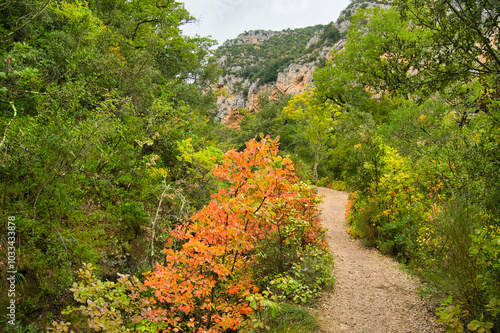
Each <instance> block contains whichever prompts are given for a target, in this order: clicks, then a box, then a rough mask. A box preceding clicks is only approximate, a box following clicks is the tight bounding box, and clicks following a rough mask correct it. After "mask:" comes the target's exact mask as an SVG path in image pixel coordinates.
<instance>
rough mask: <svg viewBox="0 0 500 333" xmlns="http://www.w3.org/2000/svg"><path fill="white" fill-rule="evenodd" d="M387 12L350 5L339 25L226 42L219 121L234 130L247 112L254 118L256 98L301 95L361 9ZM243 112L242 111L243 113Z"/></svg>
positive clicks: (356, 3)
mask: <svg viewBox="0 0 500 333" xmlns="http://www.w3.org/2000/svg"><path fill="white" fill-rule="evenodd" d="M374 6H382V7H389V5H388V4H386V1H380V0H379V1H370V2H367V1H353V2H351V3H350V4H349V6H348V7H347V8H346V9H344V10H343V11H342V12H341V14H340V16H339V18H338V19H337V21H336V22H335V23H334V22H331V23H330V24H328V25H317V26H314V27H307V28H301V29H294V30H291V29H287V30H283V31H269V30H256V31H249V32H245V33H242V34H240V35H239V36H238V37H237V38H236V39H232V40H229V41H226V42H225V43H224V44H223V45H222V46H221V47H219V48H218V49H217V51H216V57H217V59H218V65H219V68H220V69H221V70H222V74H221V75H220V76H219V79H218V83H217V85H216V87H215V88H216V90H218V92H219V93H218V96H219V97H218V102H217V104H218V110H219V112H218V115H217V117H218V118H219V120H220V121H222V122H223V123H225V124H227V125H228V126H230V127H238V122H239V121H240V120H241V119H242V118H243V114H244V113H245V112H258V111H259V105H258V100H259V96H260V95H262V94H263V93H266V94H268V95H269V98H271V99H275V98H277V96H278V95H286V94H291V95H295V94H300V93H302V92H303V91H304V90H305V89H307V88H308V87H311V86H312V84H313V82H312V79H313V72H314V70H315V69H316V68H317V67H320V66H324V64H325V62H326V61H327V60H330V59H331V57H332V56H331V54H332V51H334V50H340V49H342V47H343V45H344V43H345V38H346V36H347V30H348V28H349V25H350V23H351V22H350V20H351V18H352V15H353V14H354V13H355V12H356V10H358V9H359V8H371V7H374ZM243 110H244V111H243Z"/></svg>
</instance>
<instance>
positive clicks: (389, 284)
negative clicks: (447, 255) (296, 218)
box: [317, 188, 444, 333]
mask: <svg viewBox="0 0 500 333" xmlns="http://www.w3.org/2000/svg"><path fill="white" fill-rule="evenodd" d="M318 193H319V194H320V195H321V194H323V195H324V196H325V197H324V201H323V204H322V208H323V213H322V220H323V226H324V227H325V228H327V229H328V231H327V234H328V244H329V245H330V249H331V251H332V252H333V254H334V256H335V268H334V275H335V285H334V289H333V290H332V291H331V292H328V293H327V294H325V296H324V297H323V298H322V300H321V301H320V304H319V306H318V309H317V317H318V318H319V320H320V322H321V332H323V333H343V332H350V333H389V332H398V333H407V332H412V333H417V332H418V333H424V332H444V330H443V329H442V328H441V326H440V325H438V324H437V323H435V321H434V314H433V311H434V310H433V307H432V306H431V305H429V304H426V303H425V302H424V301H423V300H422V299H420V298H419V297H418V296H417V288H418V286H419V282H418V281H417V280H416V279H415V278H412V277H411V276H410V275H409V274H408V273H406V272H404V271H402V270H401V269H400V268H398V263H397V262H396V261H395V260H394V259H392V258H390V257H387V256H384V255H382V254H380V253H379V252H378V251H377V250H376V249H370V248H367V247H365V246H364V245H363V244H361V242H360V241H359V240H353V239H352V238H351V236H350V235H349V234H348V233H347V232H346V230H347V228H348V225H347V223H346V221H345V207H346V204H347V198H348V194H347V193H345V192H339V191H334V190H330V189H327V188H318Z"/></svg>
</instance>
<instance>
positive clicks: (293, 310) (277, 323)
mask: <svg viewBox="0 0 500 333" xmlns="http://www.w3.org/2000/svg"><path fill="white" fill-rule="evenodd" d="M267 326H268V327H269V328H270V330H269V331H267V332H270V333H285V332H287V333H293V332H296V333H308V332H317V331H318V329H319V323H318V321H317V319H316V318H315V317H314V316H313V315H312V314H311V313H309V312H308V311H307V310H306V309H304V308H303V307H300V306H298V305H293V304H286V303H283V304H281V305H280V308H279V309H278V314H277V316H276V318H271V319H269V321H268V323H267Z"/></svg>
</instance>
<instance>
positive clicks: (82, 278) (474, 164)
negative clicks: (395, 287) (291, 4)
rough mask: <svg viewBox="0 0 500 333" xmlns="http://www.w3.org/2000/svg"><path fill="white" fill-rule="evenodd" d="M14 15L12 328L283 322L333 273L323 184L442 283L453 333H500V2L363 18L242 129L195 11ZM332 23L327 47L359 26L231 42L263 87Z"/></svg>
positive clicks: (112, 0)
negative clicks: (321, 219) (224, 122)
mask: <svg viewBox="0 0 500 333" xmlns="http://www.w3.org/2000/svg"><path fill="white" fill-rule="evenodd" d="M357 3H358V2H357V1H355V2H353V3H352V4H351V7H350V8H354V7H353V6H354V4H357ZM361 7H363V6H361ZM0 13H1V16H0V23H1V24H0V44H1V48H0V53H1V59H3V61H2V62H1V64H0V83H1V84H0V108H1V109H2V112H1V115H0V121H1V124H2V126H1V128H0V129H1V131H0V148H1V151H2V154H1V157H0V179H1V184H0V185H1V186H2V192H1V194H0V202H1V207H2V209H1V214H2V219H3V221H5V223H2V224H1V226H2V227H1V229H0V230H1V232H2V237H3V238H2V239H1V244H0V252H1V256H2V258H6V257H7V253H8V251H9V250H8V248H9V246H11V245H10V243H9V242H12V241H11V240H10V239H8V238H7V237H4V236H3V235H7V231H11V230H12V229H8V228H11V227H10V225H9V224H8V223H7V221H10V219H11V217H12V216H13V217H15V234H16V236H15V242H14V243H15V245H16V251H17V259H16V265H17V266H16V267H15V268H16V271H17V272H16V274H15V279H16V288H17V289H16V315H17V317H16V326H13V325H10V326H9V325H7V323H6V322H5V318H4V317H2V319H1V320H2V322H1V323H2V324H5V325H2V326H5V327H7V329H8V330H9V329H10V330H11V331H21V332H23V331H28V332H37V331H39V330H40V329H42V328H43V327H45V326H46V325H52V326H53V328H54V329H56V330H59V331H64V330H65V329H66V328H68V327H70V328H71V329H74V330H76V329H79V330H80V331H91V330H93V331H125V330H129V331H155V330H165V331H167V332H169V331H174V332H176V331H186V332H199V331H209V332H233V331H238V330H239V331H259V330H265V329H266V325H274V326H277V327H278V326H280V325H281V324H280V323H279V316H282V317H283V318H285V317H286V316H287V315H289V314H290V315H291V314H292V313H295V312H297V313H298V310H297V309H296V308H294V307H292V308H291V307H290V305H283V304H284V302H289V303H300V304H304V303H308V302H311V301H312V300H314V298H315V297H316V296H317V295H318V293H319V292H320V291H321V289H322V288H324V287H328V286H331V284H332V277H331V274H330V268H331V265H332V260H331V257H330V256H329V255H328V254H327V252H328V251H327V248H326V246H325V243H324V235H323V232H322V230H321V228H320V227H319V223H318V211H317V205H318V203H319V199H318V198H317V196H316V195H315V194H314V190H313V188H312V187H311V186H310V185H308V183H307V182H308V181H312V182H316V184H318V185H332V186H334V187H337V188H347V189H349V190H350V191H351V196H350V201H349V206H348V220H349V222H350V223H351V228H350V229H349V232H350V233H351V234H352V235H353V236H355V237H360V238H361V239H362V240H363V241H364V242H365V243H366V244H368V245H371V246H375V247H377V248H379V249H380V250H381V251H382V252H383V253H387V254H391V255H394V256H395V257H397V258H398V259H399V260H400V261H402V262H404V263H406V264H408V266H409V267H410V268H412V269H414V270H415V271H416V272H418V273H419V274H420V276H421V277H422V278H423V279H424V280H425V281H427V282H428V283H429V285H430V286H433V287H434V288H435V290H436V291H437V292H438V294H439V295H440V296H443V297H444V300H443V306H442V307H441V308H439V309H438V314H439V316H440V318H441V319H440V320H441V321H442V322H443V323H445V324H446V325H447V329H448V331H450V332H461V331H479V332H488V331H492V332H499V329H500V316H499V313H500V301H499V299H500V288H499V284H500V259H499V256H498V253H499V252H500V206H499V205H498V203H499V202H500V164H499V161H500V149H499V148H500V147H499V145H500V126H499V125H500V124H499V121H500V120H499V119H500V112H499V105H500V103H499V96H500V92H499V89H498V86H499V85H498V84H499V79H498V75H499V73H500V60H499V59H500V53H499V51H498V50H499V46H500V45H499V44H500V41H499V36H498V29H499V27H498V19H499V17H500V8H499V7H498V4H497V3H496V2H490V1H487V0H481V1H469V0H458V1H455V2H452V3H451V2H449V1H446V0H437V1H434V2H432V3H428V2H427V1H423V0H398V1H396V2H395V4H394V6H393V8H391V9H389V10H381V9H379V8H374V9H366V10H364V9H363V8H362V9H361V10H358V11H357V12H356V13H351V14H352V20H353V24H352V25H351V27H350V30H349V32H348V40H347V43H346V45H345V48H344V49H343V50H342V51H339V52H337V53H335V54H334V58H333V61H332V62H330V63H327V64H326V66H325V67H324V68H321V69H318V70H317V71H316V73H315V77H314V83H315V88H313V89H310V90H309V91H306V92H304V93H303V94H300V95H297V96H273V98H271V96H261V99H260V101H259V103H260V110H261V111H260V112H259V113H256V114H248V115H246V116H245V118H244V119H243V121H242V122H241V128H240V129H238V130H232V129H229V128H224V127H223V126H221V125H220V124H216V123H214V122H213V120H212V118H213V115H214V113H215V110H216V106H215V94H214V93H213V91H212V90H211V89H210V87H211V85H212V84H213V83H214V80H215V78H216V75H217V70H216V66H215V65H214V61H213V59H212V58H211V54H210V51H209V50H210V46H211V45H212V41H210V40H208V39H206V38H200V37H196V38H191V37H186V36H183V35H182V32H181V25H182V24H183V23H185V22H188V21H190V20H191V17H190V16H189V13H188V12H186V10H185V9H184V8H183V5H182V4H181V3H178V2H174V1H150V0H142V1H126V0H96V1H90V2H84V1H79V0H72V1H70V2H64V3H58V2H57V3H54V2H51V1H43V0H28V1H22V2H19V1H6V2H4V3H3V4H1V5H0ZM319 31H321V33H319ZM316 32H318V38H319V42H318V43H316V45H324V44H328V45H332V44H333V43H335V42H336V41H337V40H338V38H340V37H341V36H340V34H339V32H338V30H337V28H336V27H335V26H334V25H333V24H329V25H327V26H321V27H320V26H317V27H310V28H304V29H298V30H293V31H292V30H290V31H284V32H281V33H279V34H278V35H279V36H281V37H279V38H278V35H275V36H273V37H270V38H269V39H267V40H266V41H263V42H261V43H260V44H257V45H255V44H253V45H249V44H242V45H232V46H231V47H227V48H226V47H221V48H220V49H219V50H218V51H217V52H218V53H217V54H218V56H220V57H225V59H226V62H227V63H226V68H231V67H232V68H233V69H234V70H237V71H239V72H238V74H239V75H246V76H247V77H248V78H250V79H254V80H257V79H258V80H259V82H260V83H263V82H266V81H267V80H272V79H273V77H274V76H275V75H276V73H277V71H279V70H280V69H282V68H283V66H286V65H287V64H288V62H289V61H290V60H291V59H292V58H293V59H298V58H300V59H308V57H309V55H310V54H312V55H313V56H314V52H316V51H317V50H316V49H315V48H316V46H315V44H312V45H311V46H310V47H309V48H308V49H306V48H305V46H306V45H307V43H308V42H309V40H310V38H311V37H312V36H313V35H314V34H315V33H316ZM283 36H284V38H283ZM278 53H279V57H278ZM249 55H250V56H249ZM227 64H229V66H227ZM252 64H254V65H255V64H256V65H259V66H261V67H255V68H254V67H252ZM226 74H227V73H226ZM277 137H279V140H278V139H277ZM278 145H279V147H280V151H278ZM232 148H235V149H232ZM224 151H227V152H226V153H223V152H224ZM286 155H289V157H286ZM8 226H9V227H8ZM1 265H2V270H1V271H0V272H1V274H2V276H1V282H0V283H1V284H2V287H4V286H6V284H7V282H6V281H7V280H6V279H7V276H8V273H7V269H6V268H7V266H6V262H2V263H1ZM117 273H118V274H117ZM2 289H6V288H2ZM9 301H10V299H9V297H8V296H7V294H2V295H0V303H1V304H0V305H1V306H2V308H4V309H5V308H6V307H7V304H8V302H9ZM67 306H68V307H67ZM63 308H65V310H63V311H62V313H61V310H62V309H63ZM51 323H52V324H51ZM312 326H314V325H312ZM288 329H289V328H283V330H288Z"/></svg>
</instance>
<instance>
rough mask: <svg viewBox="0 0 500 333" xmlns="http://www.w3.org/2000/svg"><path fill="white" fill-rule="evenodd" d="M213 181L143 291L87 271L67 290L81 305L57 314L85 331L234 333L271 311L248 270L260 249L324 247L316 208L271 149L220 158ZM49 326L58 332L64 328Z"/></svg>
mask: <svg viewBox="0 0 500 333" xmlns="http://www.w3.org/2000/svg"><path fill="white" fill-rule="evenodd" d="M213 173H214V175H215V176H217V177H218V178H219V179H220V180H221V181H222V182H224V183H225V184H226V186H225V187H222V188H220V189H219V191H218V193H216V194H214V195H213V196H212V197H213V199H212V200H211V202H210V203H209V204H208V205H207V206H206V207H205V208H203V209H202V210H200V211H199V212H197V213H196V214H194V215H193V216H192V217H191V219H190V222H189V223H187V224H186V225H183V226H181V227H179V228H177V229H176V230H175V231H173V232H172V234H171V238H170V239H169V240H168V243H167V247H166V248H165V250H164V251H165V253H166V256H165V261H164V263H163V264H157V265H156V267H155V270H154V271H152V272H149V273H146V280H145V281H144V283H143V284H142V283H141V282H139V280H137V279H134V280H133V283H132V284H131V283H129V282H128V280H127V278H125V277H122V278H121V280H119V281H118V282H117V283H116V284H115V283H104V284H103V283H100V281H98V280H97V278H95V276H94V275H93V273H92V271H91V270H92V269H93V268H92V267H90V266H89V267H90V268H89V267H87V269H86V270H85V271H84V272H83V271H82V275H81V276H82V282H81V283H79V284H76V283H75V285H74V288H73V289H72V291H73V292H74V293H75V300H77V301H78V302H80V303H82V304H83V305H81V306H80V307H79V308H73V309H69V310H67V311H66V313H70V312H73V311H79V312H80V313H82V314H83V315H84V316H86V317H88V323H89V327H90V328H93V329H94V330H99V329H105V330H107V329H109V330H110V331H116V332H121V331H144V330H146V331H156V332H158V331H161V332H228V331H237V330H240V329H243V328H245V327H247V326H248V325H249V324H250V322H251V319H252V318H256V317H255V316H254V315H253V314H254V313H256V312H258V311H261V310H262V309H263V308H265V306H266V305H269V304H271V302H270V301H269V299H268V298H266V296H267V295H268V294H269V293H268V292H262V293H261V292H260V290H259V288H258V287H257V281H260V280H262V278H263V277H262V276H261V277H259V276H256V274H255V270H254V269H253V265H255V263H256V254H258V251H259V250H260V249H259V246H258V245H259V242H260V241H261V240H263V239H266V241H269V240H273V242H272V244H274V245H273V246H277V247H285V246H289V244H293V245H294V246H297V250H296V251H297V252H299V251H301V249H302V248H305V247H307V246H310V245H313V246H319V247H321V248H323V247H326V246H327V245H326V242H325V238H324V232H323V231H322V229H321V227H320V223H319V218H318V217H319V212H318V209H317V205H318V203H319V202H320V199H319V198H318V197H317V196H316V194H315V193H314V191H313V188H312V186H310V185H307V184H305V183H303V182H301V181H299V180H298V178H297V177H296V176H295V173H294V168H293V165H292V162H291V161H290V159H288V158H283V157H281V156H278V141H277V140H276V141H273V140H270V139H269V137H266V138H262V140H261V141H260V142H257V141H256V140H251V141H249V142H248V143H247V146H246V149H245V150H244V151H242V152H237V151H235V150H231V151H229V152H227V153H226V154H225V155H224V158H223V163H222V164H221V165H218V166H216V167H215V168H214V170H213ZM297 226H299V227H297ZM285 243H286V244H285ZM278 252H279V251H278ZM131 281H132V280H131ZM96 286H98V288H97V289H96ZM148 287H149V288H148ZM96 306H97V307H96ZM107 307H108V308H109V309H107ZM53 325H54V327H55V331H59V332H61V331H65V332H66V331H67V330H68V326H69V325H70V323H69V322H68V323H64V322H60V323H56V322H54V323H53Z"/></svg>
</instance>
